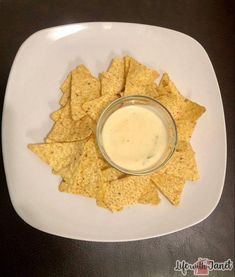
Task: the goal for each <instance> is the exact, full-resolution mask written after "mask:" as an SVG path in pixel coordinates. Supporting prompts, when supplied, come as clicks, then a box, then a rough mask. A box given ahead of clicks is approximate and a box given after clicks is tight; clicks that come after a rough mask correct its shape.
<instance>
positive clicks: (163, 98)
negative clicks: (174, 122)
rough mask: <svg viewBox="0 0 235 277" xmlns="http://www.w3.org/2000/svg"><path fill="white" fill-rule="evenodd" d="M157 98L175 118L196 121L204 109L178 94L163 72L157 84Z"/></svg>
mask: <svg viewBox="0 0 235 277" xmlns="http://www.w3.org/2000/svg"><path fill="white" fill-rule="evenodd" d="M159 94H160V95H159V96H158V97H157V100H158V101H159V102H160V103H161V104H163V105H164V106H165V107H166V108H167V109H168V110H169V111H170V113H171V114H172V115H173V117H174V118H175V119H184V120H190V121H196V120H197V119H198V118H199V117H200V116H201V115H202V114H203V113H204V112H205V111H206V109H205V108H204V107H203V106H200V105H199V104H197V103H195V102H193V101H190V100H189V99H187V98H185V97H184V96H183V95H181V94H180V92H179V90H178V89H177V88H176V86H175V84H174V83H173V82H172V81H171V80H170V77H169V75H168V74H167V73H164V74H163V76H162V79H161V81H160V84H159Z"/></svg>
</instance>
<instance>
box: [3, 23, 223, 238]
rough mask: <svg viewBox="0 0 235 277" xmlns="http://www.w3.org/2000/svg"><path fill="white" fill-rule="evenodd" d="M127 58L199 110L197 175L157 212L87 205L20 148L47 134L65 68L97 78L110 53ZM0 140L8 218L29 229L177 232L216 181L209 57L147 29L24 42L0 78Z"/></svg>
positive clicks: (214, 88) (213, 198)
mask: <svg viewBox="0 0 235 277" xmlns="http://www.w3.org/2000/svg"><path fill="white" fill-rule="evenodd" d="M127 54H128V55H132V56H134V57H135V58H136V59H137V60H139V61H140V62H142V63H144V64H146V65H148V66H150V67H153V68H155V69H157V70H159V71H160V73H163V72H164V71H167V72H168V73H169V74H170V76H171V77H172V79H173V80H174V82H175V83H176V85H177V86H178V88H179V89H180V91H181V92H182V93H183V94H184V95H185V96H186V97H188V98H190V99H192V100H194V101H196V102H198V103H200V104H202V105H204V106H205V107H206V108H207V111H206V113H205V114H204V115H203V116H202V118H201V119H200V120H199V122H198V125H197V128H196V130H195V133H194V135H193V139H192V145H193V147H194V149H195V151H196V153H197V161H198V166H199V170H200V174H201V179H200V181H199V182H197V183H190V182H188V183H187V185H186V187H185V190H184V193H183V199H182V202H181V205H180V206H179V207H177V208H176V207H173V206H172V205H171V204H169V202H168V201H167V200H166V199H165V198H164V197H163V196H162V197H161V198H162V202H161V204H160V205H159V206H144V205H136V206H132V207H130V208H128V209H126V210H124V211H123V212H120V213H114V214H113V213H111V212H109V211H107V210H105V209H102V208H98V207H97V206H96V204H95V201H94V200H92V199H88V198H84V197H80V196H76V195H69V194H66V193H61V192H59V191H58V184H59V181H60V178H59V177H57V176H54V175H52V174H51V170H50V168H49V167H48V166H47V165H46V164H44V163H43V162H42V161H41V160H39V159H38V158H37V157H36V156H35V155H34V154H33V153H31V152H30V151H29V150H28V149H27V144H28V143H36V142H42V141H43V138H44V137H45V135H46V134H47V133H48V131H49V130H50V128H51V126H52V124H53V123H52V121H51V120H50V119H49V114H50V113H51V112H52V111H54V110H56V109H57V108H58V107H59V105H58V101H59V98H60V97H61V92H60V90H59V86H60V84H61V83H62V81H63V80H64V79H65V77H66V75H67V74H68V72H69V71H70V70H71V69H73V68H74V67H75V66H76V65H77V64H79V63H83V64H85V65H86V66H87V67H88V68H90V69H91V70H92V72H93V73H94V74H96V75H97V74H98V73H99V72H102V71H104V70H105V69H106V68H107V66H108V65H109V63H110V61H111V59H112V58H113V57H115V56H117V55H121V56H123V55H127ZM2 144H3V154H4V164H5V171H6V177H7V183H8V188H9V193H10V197H11V201H12V204H13V206H14V208H15V210H16V212H17V213H18V215H19V216H20V217H21V218H22V219H23V220H24V221H26V222H27V223H28V224H30V225H32V226H33V227H35V228H37V229H39V230H42V231H45V232H48V233H51V234H56V235H59V236H64V237H69V238H76V239H82V240H92V241H128V240H138V239H145V238H151V237H157V236H161V235H164V234H168V233H172V232H175V231H178V230H182V229H184V228H187V227H189V226H192V225H194V224H196V223H198V222H200V221H202V220H203V219H205V218H206V217H207V216H208V215H209V214H210V213H211V212H212V211H213V210H214V209H215V207H216V205H217V203H218V201H219V199H220V196H221V192H222V189H223V184H224V176H225V169H226V130H225V122H224V113H223V105H222V101H221V95H220V90H219V86H218V83H217V80H216V76H215V72H214V70H213V67H212V64H211V62H210V60H209V57H208V55H207V53H206V52H205V50H204V49H203V47H202V46H201V45H200V44H199V43H198V42H197V41H195V40H194V39H192V38H191V37H189V36H187V35H185V34H182V33H179V32H176V31H172V30H169V29H164V28H160V27H155V26H148V25H141V24H129V23H82V24H73V25H67V26H60V27H55V28H50V29H46V30H42V31H39V32H37V33H35V34H33V35H32V36H30V37H29V38H28V39H27V40H26V41H25V42H24V43H23V45H22V46H21V47H20V49H19V51H18V53H17V56H16V58H15V61H14V64H13V66H12V70H11V73H10V77H9V80H8V85H7V90H6V96H5V103H4V111H3V121H2Z"/></svg>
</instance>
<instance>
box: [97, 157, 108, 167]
mask: <svg viewBox="0 0 235 277" xmlns="http://www.w3.org/2000/svg"><path fill="white" fill-rule="evenodd" d="M97 166H98V167H99V168H100V169H101V170H104V169H107V168H108V167H109V164H108V163H107V162H106V161H105V160H104V159H103V158H101V157H98V162H97Z"/></svg>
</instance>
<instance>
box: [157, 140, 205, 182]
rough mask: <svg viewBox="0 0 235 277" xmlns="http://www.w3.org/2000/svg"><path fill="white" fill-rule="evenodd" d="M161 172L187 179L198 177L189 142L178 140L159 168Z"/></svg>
mask: <svg viewBox="0 0 235 277" xmlns="http://www.w3.org/2000/svg"><path fill="white" fill-rule="evenodd" d="M161 173H164V174H166V175H174V176H177V177H180V178H183V179H185V180H189V181H196V180H198V179H199V173H198V169H197V163H196V159H195V153H194V151H193V149H192V146H191V145H190V143H189V142H186V141H179V143H178V145H177V148H176V151H175V153H174V154H173V156H172V158H171V159H170V161H169V162H168V163H167V164H166V165H165V166H164V167H163V168H162V169H161Z"/></svg>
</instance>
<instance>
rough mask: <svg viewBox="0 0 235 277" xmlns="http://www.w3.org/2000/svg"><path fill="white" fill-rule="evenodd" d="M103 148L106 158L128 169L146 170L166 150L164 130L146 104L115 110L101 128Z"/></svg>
mask: <svg viewBox="0 0 235 277" xmlns="http://www.w3.org/2000/svg"><path fill="white" fill-rule="evenodd" d="M102 140H103V147H104V149H105V151H106V153H107V155H108V156H109V158H110V159H111V160H112V161H113V162H114V163H115V164H117V165H118V166H120V167H122V168H125V169H127V170H135V171H137V170H145V169H147V168H150V167H151V166H153V165H154V164H156V163H157V161H158V160H159V159H160V158H161V157H162V155H163V154H164V152H165V151H166V149H167V130H166V127H165V125H164V123H163V121H162V119H161V118H160V117H159V116H158V114H157V113H156V112H155V111H154V110H153V109H151V107H149V106H143V105H133V106H126V107H122V108H120V109H118V110H116V111H115V112H114V113H112V114H111V115H110V117H109V118H108V119H107V120H106V122H105V124H104V127H103V130H102Z"/></svg>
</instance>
